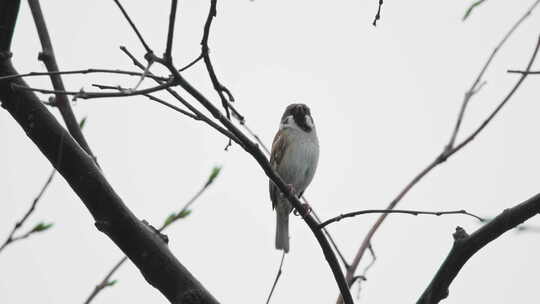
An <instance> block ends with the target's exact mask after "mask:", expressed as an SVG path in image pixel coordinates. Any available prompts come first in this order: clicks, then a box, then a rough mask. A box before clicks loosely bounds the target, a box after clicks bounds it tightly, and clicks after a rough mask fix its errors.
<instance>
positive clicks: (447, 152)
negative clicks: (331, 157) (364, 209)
mask: <svg viewBox="0 0 540 304" xmlns="http://www.w3.org/2000/svg"><path fill="white" fill-rule="evenodd" d="M539 3H540V0H537V1H535V2H534V4H533V5H532V6H531V7H530V8H529V9H528V10H527V11H526V12H525V14H524V15H523V16H522V17H521V18H520V19H519V20H518V21H517V22H516V23H515V24H514V25H513V26H512V28H511V29H510V31H509V32H508V33H507V34H506V35H505V36H504V37H503V39H502V40H501V42H499V44H498V45H497V47H496V48H495V49H494V50H493V52H492V53H491V55H490V56H489V58H488V60H487V62H486V63H485V64H484V66H483V67H482V69H481V71H480V73H479V74H478V76H477V77H476V79H475V80H474V82H473V85H472V86H471V88H470V89H469V91H470V92H477V90H478V85H479V84H480V83H482V81H481V78H482V76H483V75H484V73H485V71H486V70H487V68H488V66H489V65H490V63H491V62H492V60H493V58H494V57H495V54H496V53H497V52H498V50H499V49H500V48H501V46H502V45H503V44H504V42H505V41H506V40H508V38H509V37H510V36H511V35H512V33H514V32H515V30H516V29H517V27H518V26H519V25H520V24H521V23H522V22H523V21H524V20H525V19H526V18H527V17H528V16H529V15H530V14H531V13H532V10H533V9H534V8H535V7H536V6H537V5H538V4H539ZM529 68H530V67H529ZM524 76H527V75H522V77H521V78H520V80H519V81H518V83H517V84H516V86H515V87H514V88H513V89H512V90H511V91H510V93H509V94H508V95H507V96H506V97H505V98H504V99H503V101H502V102H501V103H500V104H499V106H498V107H497V108H496V109H495V110H494V111H493V112H492V113H491V114H490V115H489V117H488V118H487V119H486V120H485V121H484V122H483V123H482V124H481V125H480V126H479V127H478V128H477V129H476V130H475V131H474V132H473V133H471V134H470V135H469V136H468V137H467V138H466V139H465V140H463V141H462V142H461V143H460V144H459V145H457V146H454V142H455V140H456V137H457V133H458V131H459V126H458V124H461V122H460V121H461V120H462V119H463V115H462V111H461V110H460V114H459V116H458V119H457V122H456V126H455V127H454V131H453V133H452V136H451V138H450V141H449V143H448V144H447V145H446V147H445V148H444V149H443V151H442V152H441V153H440V154H439V155H438V156H437V157H436V158H435V159H434V160H433V161H432V162H431V163H430V164H429V165H428V166H427V167H426V168H424V169H423V170H422V171H421V172H420V173H418V174H417V175H416V176H415V177H414V178H413V179H412V180H411V181H410V182H409V183H408V184H407V185H406V186H405V188H404V189H403V190H401V191H400V193H399V194H398V195H397V196H396V197H395V198H394V199H393V200H392V201H391V202H390V204H389V205H388V207H387V209H389V210H391V209H394V208H395V207H396V205H397V204H398V203H399V202H400V201H401V199H402V198H403V197H404V196H405V195H406V194H407V193H408V192H409V190H410V189H412V188H413V187H414V186H415V185H416V184H417V183H418V182H419V181H420V180H422V178H423V177H424V176H426V175H427V174H428V173H429V172H431V170H433V169H434V168H435V167H437V166H438V165H440V164H441V163H443V162H445V161H446V160H447V159H448V158H449V157H450V156H452V155H453V154H454V153H456V152H457V151H459V150H461V149H462V148H463V147H464V146H465V145H467V144H468V143H469V142H470V141H471V140H472V139H474V138H475V137H476V135H478V134H479V133H480V132H481V131H482V130H483V129H484V128H485V127H486V126H487V124H488V123H489V122H490V121H491V120H492V119H493V117H495V115H496V114H497V113H498V112H499V111H500V109H501V108H502V106H503V105H504V104H506V102H507V101H508V100H509V98H510V97H511V96H512V95H513V94H514V92H515V90H517V88H518V87H519V85H521V82H522V81H523V80H524V78H525V77H524ZM472 94H473V95H474V93H472ZM469 100H470V97H467V94H466V97H465V98H464V101H463V103H462V108H464V107H466V105H467V104H468V102H469ZM387 215H388V214H382V215H381V216H380V217H379V218H378V219H377V220H376V222H375V223H374V224H373V226H372V227H371V229H370V230H369V231H368V233H367V234H366V236H365V237H364V239H363V241H362V243H361V245H360V248H359V249H358V251H357V253H356V255H355V257H354V259H353V261H352V263H351V267H350V269H349V270H348V271H347V273H346V279H347V282H350V281H351V280H352V278H353V277H354V273H355V271H356V269H357V268H358V265H359V263H360V261H361V259H362V257H363V255H364V253H365V251H366V250H367V249H368V246H369V244H370V243H371V238H372V237H373V235H374V234H375V233H376V231H377V230H378V228H379V227H380V226H381V224H382V223H383V222H384V220H385V219H386V217H387ZM338 303H341V299H340V298H338Z"/></svg>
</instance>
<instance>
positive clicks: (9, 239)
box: [0, 169, 56, 252]
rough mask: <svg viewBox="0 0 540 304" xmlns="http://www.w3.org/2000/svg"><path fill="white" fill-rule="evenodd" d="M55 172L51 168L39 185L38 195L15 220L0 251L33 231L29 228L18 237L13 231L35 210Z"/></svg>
mask: <svg viewBox="0 0 540 304" xmlns="http://www.w3.org/2000/svg"><path fill="white" fill-rule="evenodd" d="M55 173H56V170H55V169H53V170H52V171H51V173H50V174H49V177H47V180H46V181H45V184H43V187H41V190H39V193H38V195H37V196H36V197H35V198H34V200H33V201H32V204H31V205H30V208H28V210H27V211H26V213H25V214H24V216H23V217H22V218H21V219H20V220H19V221H17V222H16V223H15V225H14V226H13V229H12V230H11V232H10V233H9V235H8V237H7V239H6V240H5V241H4V243H3V244H2V246H0V252H2V250H4V248H5V247H6V246H8V245H9V244H11V243H13V242H15V241H18V240H22V239H25V238H27V237H28V236H30V234H32V233H33V232H32V230H30V231H28V232H27V233H25V234H23V235H22V236H19V237H16V236H14V235H15V233H16V232H17V231H18V230H19V229H20V228H21V227H22V226H23V225H24V223H25V222H26V220H27V219H28V217H30V215H31V214H32V213H33V212H34V211H35V209H36V205H37V203H38V202H39V201H40V200H41V197H43V194H44V193H45V191H46V190H47V188H49V185H50V184H51V182H52V180H53V177H54V175H55Z"/></svg>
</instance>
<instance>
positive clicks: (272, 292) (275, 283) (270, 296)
mask: <svg viewBox="0 0 540 304" xmlns="http://www.w3.org/2000/svg"><path fill="white" fill-rule="evenodd" d="M284 260H285V251H283V252H282V253H281V262H280V263H279V268H278V272H277V274H276V278H275V279H274V283H273V284H272V289H270V293H269V294H268V298H266V304H268V303H270V299H271V298H272V294H274V290H275V289H276V285H277V282H278V281H279V278H280V277H281V274H282V271H281V269H282V268H283V261H284Z"/></svg>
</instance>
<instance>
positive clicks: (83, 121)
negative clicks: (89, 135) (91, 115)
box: [79, 116, 88, 130]
mask: <svg viewBox="0 0 540 304" xmlns="http://www.w3.org/2000/svg"><path fill="white" fill-rule="evenodd" d="M87 118H88V116H85V117H83V119H81V121H80V122H79V128H80V129H81V130H82V128H84V124H86V119H87Z"/></svg>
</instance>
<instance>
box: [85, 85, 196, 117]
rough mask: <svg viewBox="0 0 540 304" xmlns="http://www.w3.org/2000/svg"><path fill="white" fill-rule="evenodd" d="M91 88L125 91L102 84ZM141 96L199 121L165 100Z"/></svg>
mask: <svg viewBox="0 0 540 304" xmlns="http://www.w3.org/2000/svg"><path fill="white" fill-rule="evenodd" d="M92 86H94V87H96V88H99V89H109V90H118V91H125V90H127V89H125V88H122V87H120V86H109V85H103V84H95V83H94V84H92ZM143 96H145V97H147V98H148V99H150V100H153V101H155V102H157V103H160V104H162V105H164V106H166V107H168V108H171V109H173V110H175V111H177V112H179V113H182V114H184V115H186V116H187V117H190V118H192V119H195V120H200V119H199V117H197V116H196V115H195V114H193V113H190V112H188V111H186V110H183V109H180V108H179V107H177V106H175V105H172V104H170V103H168V102H166V101H165V100H163V99H161V98H157V97H155V96H154V95H150V94H143Z"/></svg>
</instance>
